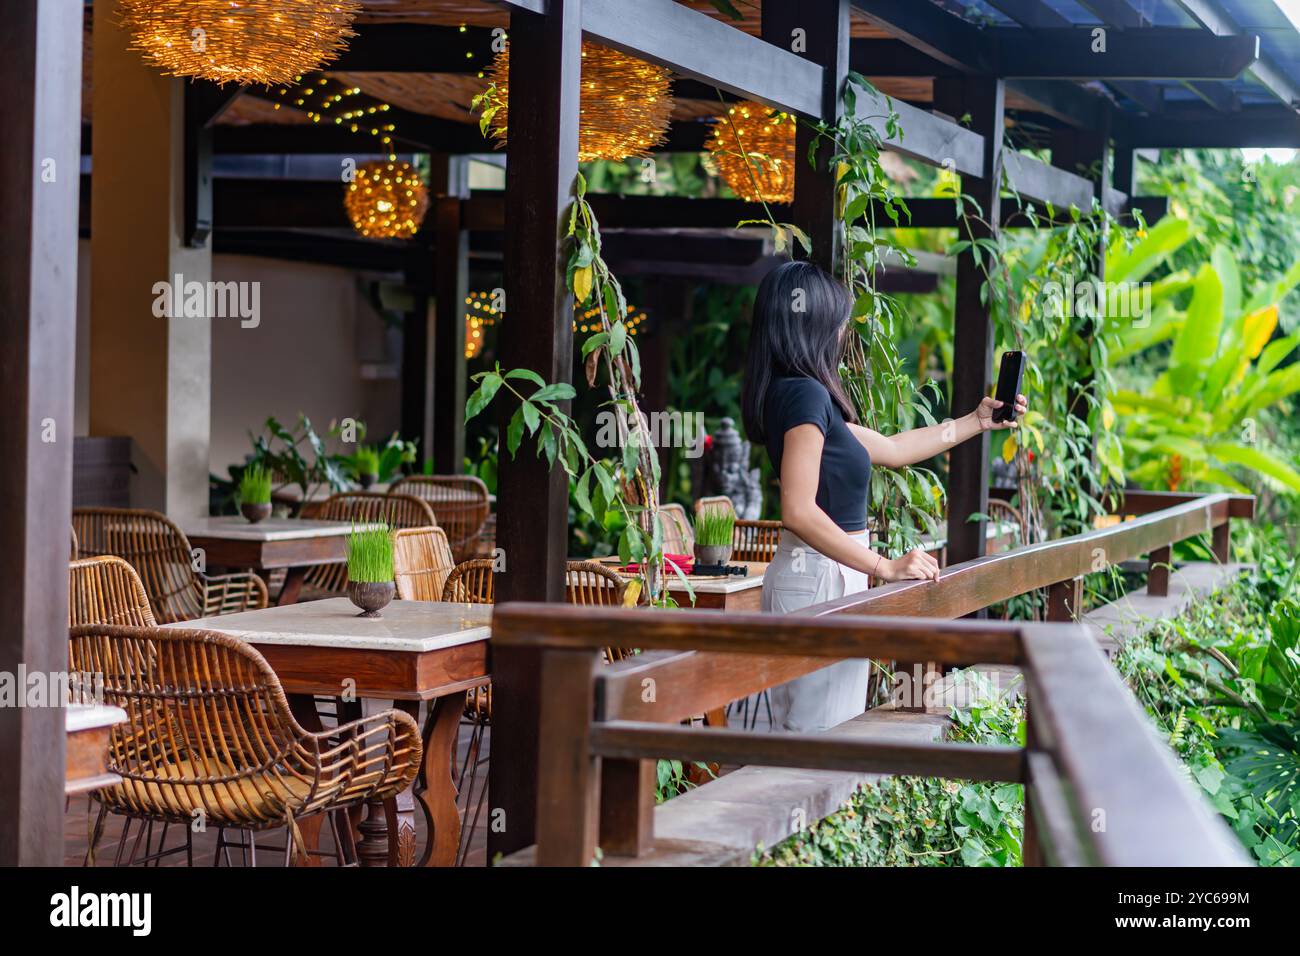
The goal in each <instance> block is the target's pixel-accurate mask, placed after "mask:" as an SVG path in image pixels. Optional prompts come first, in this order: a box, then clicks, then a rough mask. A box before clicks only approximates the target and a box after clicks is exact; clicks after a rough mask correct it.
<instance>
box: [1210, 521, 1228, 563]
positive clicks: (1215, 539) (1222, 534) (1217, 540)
mask: <svg viewBox="0 0 1300 956" xmlns="http://www.w3.org/2000/svg"><path fill="white" fill-rule="evenodd" d="M1210 550H1211V551H1213V552H1214V560H1216V561H1218V562H1219V563H1220V564H1227V563H1228V561H1230V560H1231V559H1232V522H1231V519H1229V518H1225V519H1224V520H1223V524H1219V525H1215V526H1214V531H1213V533H1212V537H1211V543H1210Z"/></svg>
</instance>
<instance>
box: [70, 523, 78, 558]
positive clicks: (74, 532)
mask: <svg viewBox="0 0 1300 956" xmlns="http://www.w3.org/2000/svg"><path fill="white" fill-rule="evenodd" d="M79 557H81V548H80V547H79V546H78V545H77V529H76V528H73V529H72V557H71V558H69V559H68V560H70V561H76V560H77V558H79Z"/></svg>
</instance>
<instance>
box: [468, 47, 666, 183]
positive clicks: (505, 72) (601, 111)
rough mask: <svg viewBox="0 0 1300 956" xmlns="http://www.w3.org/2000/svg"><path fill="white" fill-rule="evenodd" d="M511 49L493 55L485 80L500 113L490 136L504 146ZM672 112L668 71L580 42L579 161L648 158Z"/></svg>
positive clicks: (661, 138)
mask: <svg viewBox="0 0 1300 956" xmlns="http://www.w3.org/2000/svg"><path fill="white" fill-rule="evenodd" d="M509 76H510V46H509V44H507V45H506V47H505V49H504V50H502V51H501V52H500V53H498V54H497V56H496V59H495V60H493V62H492V68H491V70H490V71H489V77H490V79H491V80H492V82H493V83H494V84H495V85H496V88H497V92H498V94H499V102H500V104H501V108H500V109H499V110H497V112H496V113H495V114H494V115H493V117H492V136H493V137H495V138H496V139H497V141H498V144H497V145H498V146H504V145H505V142H506V130H507V128H508V120H507V116H506V103H507V102H508V101H509ZM672 111H673V99H672V84H671V82H670V80H669V74H668V69H667V68H666V67H662V66H658V65H657V64H654V63H647V62H646V61H645V60H638V59H637V58H636V57H634V56H628V55H627V54H626V53H623V52H621V51H619V50H614V49H611V48H609V47H605V46H601V45H600V44H598V43H592V42H590V41H587V40H584V41H583V42H582V96H581V101H580V106H579V113H580V114H581V115H580V117H579V123H578V160H579V161H580V162H584V163H586V162H590V161H591V160H593V159H612V160H615V161H618V160H623V159H627V157H629V156H649V155H650V149H651V148H652V147H654V146H659V145H662V144H663V143H664V141H665V136H666V134H667V132H668V120H669V117H670V116H671V114H672Z"/></svg>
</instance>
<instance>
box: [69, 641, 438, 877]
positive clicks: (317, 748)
mask: <svg viewBox="0 0 1300 956" xmlns="http://www.w3.org/2000/svg"><path fill="white" fill-rule="evenodd" d="M68 657H69V666H70V669H71V670H72V671H73V672H82V673H93V674H101V675H103V681H104V699H105V702H106V703H109V704H114V705H116V706H118V707H121V708H122V709H124V710H125V711H126V712H127V717H128V719H127V721H126V722H125V723H123V724H119V725H118V726H117V727H115V728H114V729H113V732H112V735H111V737H110V742H109V765H110V768H111V769H112V770H113V772H114V773H117V774H118V775H120V776H121V777H122V783H121V784H119V785H118V786H116V787H106V788H104V789H102V790H99V791H97V792H96V797H97V799H98V800H99V801H100V804H101V809H100V814H99V819H98V820H97V821H96V823H95V830H94V833H93V835H92V839H91V852H92V853H93V851H94V847H95V845H96V844H97V843H98V841H99V838H100V837H101V836H102V833H103V822H104V817H105V815H106V814H107V813H108V812H112V813H117V814H121V815H123V816H125V817H127V818H128V820H127V828H128V829H129V827H130V824H131V822H133V821H138V822H140V824H141V826H145V825H147V826H148V827H149V829H150V831H152V825H153V824H154V823H161V824H162V825H163V826H164V828H165V827H167V826H170V825H173V824H176V825H179V826H181V827H183V828H184V830H185V833H186V844H185V846H183V847H180V846H178V847H175V848H173V849H171V850H166V851H164V850H163V849H162V842H163V839H165V833H164V834H163V837H162V838H160V840H159V848H158V852H157V853H154V854H152V855H149V854H148V852H147V849H146V856H145V857H144V858H143V859H135V858H134V857H135V854H136V852H137V850H138V845H139V842H140V838H139V835H138V834H137V837H136V846H135V848H133V849H132V850H131V857H132V858H131V859H128V860H127V861H126V862H127V863H128V864H130V863H132V862H148V861H150V860H157V859H160V857H161V856H166V855H169V854H171V853H177V852H185V853H186V855H187V858H188V859H189V860H190V862H192V861H193V846H192V843H190V834H191V824H192V823H193V821H194V820H195V819H203V820H204V821H205V822H206V823H207V824H209V825H213V826H217V827H220V828H221V829H222V833H221V837H220V838H219V842H218V850H217V860H218V861H219V860H220V857H221V851H222V849H223V848H224V847H229V846H232V845H236V846H245V845H244V844H229V843H224V835H225V829H226V828H233V829H239V830H243V831H246V832H248V833H249V835H250V837H251V835H252V833H253V832H255V831H259V830H267V829H271V828H277V827H282V826H283V827H286V828H287V830H286V833H287V839H286V841H285V843H286V845H285V847H284V851H285V862H286V863H288V862H289V860H290V859H291V857H292V858H297V859H302V858H303V856H304V854H305V853H306V852H308V851H307V849H306V847H305V846H304V845H303V842H302V837H301V835H300V833H299V831H298V824H299V823H300V822H301V821H302V820H303V819H305V818H308V817H315V816H319V815H322V814H324V815H327V819H328V821H329V823H330V826H331V827H332V828H333V830H334V837H335V842H336V846H337V848H338V850H337V853H336V856H337V858H338V860H339V862H340V863H341V864H343V863H352V862H355V848H354V847H353V846H352V826H351V823H350V822H349V821H348V819H347V815H346V812H343V813H340V812H339V811H347V810H348V809H350V808H352V807H356V806H358V805H360V804H362V803H364V802H366V801H368V800H375V799H381V800H382V799H387V798H389V797H392V796H395V795H396V794H397V793H399V792H400V791H401V790H403V789H405V788H406V787H407V786H409V785H410V783H411V782H412V781H413V780H414V779H415V776H416V773H417V772H418V770H419V765H420V758H421V744H420V734H419V729H418V728H417V727H416V724H415V721H414V720H413V719H412V718H411V717H410V716H409V715H407V714H404V713H401V712H399V711H395V710H389V711H385V712H383V713H380V714H376V715H374V716H372V717H366V718H363V719H361V720H355V721H352V722H350V723H346V724H343V725H341V726H339V727H337V728H334V729H332V730H329V731H325V732H321V733H309V732H308V731H306V730H304V729H303V728H302V727H301V726H299V724H298V722H297V721H296V720H295V719H294V717H293V715H292V713H290V710H289V703H288V701H287V699H286V698H285V695H284V691H283V689H282V688H281V687H280V681H279V679H278V678H277V677H276V676H275V673H274V672H273V671H272V670H271V668H270V667H269V666H268V665H267V663H266V661H265V660H264V659H263V658H262V655H261V654H259V653H257V651H255V650H253V649H252V648H251V647H250V646H249V645H248V644H246V643H245V642H243V641H241V640H239V639H237V638H234V637H230V636H229V635H225V634H218V633H216V632H213V631H203V630H183V629H175V630H173V629H168V628H156V627H115V626H109V625H103V624H96V625H90V626H85V627H75V628H73V629H72V632H71V636H70V638H69V646H68ZM151 837H152V834H150V837H149V838H147V841H148V839H151ZM147 841H146V848H148V845H149V844H148V842H147ZM126 842H127V840H126V832H125V831H124V833H123V838H122V842H121V844H120V845H119V851H118V861H119V862H121V854H122V849H121V848H122V847H124V846H125V844H126ZM251 843H252V840H251V839H250V844H251ZM228 852H229V851H228V850H227V853H228ZM254 862H256V860H254Z"/></svg>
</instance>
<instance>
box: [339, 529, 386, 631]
mask: <svg viewBox="0 0 1300 956" xmlns="http://www.w3.org/2000/svg"><path fill="white" fill-rule="evenodd" d="M394 590H395V586H394V584H393V536H392V535H391V534H390V533H389V531H388V526H387V525H379V526H377V527H372V528H366V529H363V530H357V529H355V528H354V529H353V531H352V533H351V534H350V535H349V536H348V599H349V600H350V601H351V602H352V603H353V604H355V605H356V606H357V607H359V608H361V614H360V615H359V616H360V617H379V616H380V614H379V612H380V611H382V610H383V609H384V608H386V607H388V604H389V602H390V601H392V600H393V592H394Z"/></svg>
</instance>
